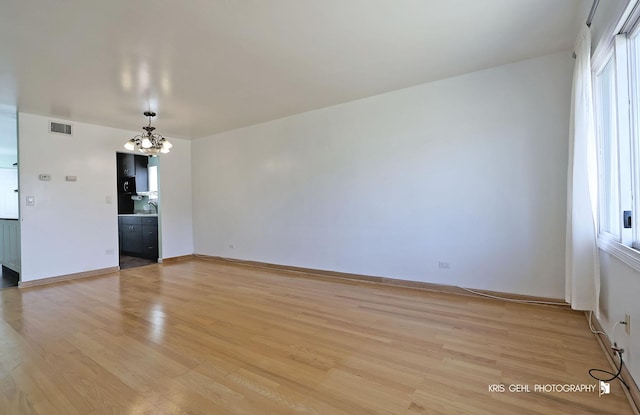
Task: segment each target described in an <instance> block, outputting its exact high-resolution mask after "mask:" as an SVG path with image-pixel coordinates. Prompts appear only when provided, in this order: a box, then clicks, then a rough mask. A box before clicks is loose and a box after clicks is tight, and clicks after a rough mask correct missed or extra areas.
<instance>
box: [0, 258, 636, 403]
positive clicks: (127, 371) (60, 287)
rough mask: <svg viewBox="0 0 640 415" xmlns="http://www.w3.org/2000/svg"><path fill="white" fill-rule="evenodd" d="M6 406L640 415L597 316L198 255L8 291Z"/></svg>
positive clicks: (0, 332) (0, 350) (1, 327)
mask: <svg viewBox="0 0 640 415" xmlns="http://www.w3.org/2000/svg"><path fill="white" fill-rule="evenodd" d="M0 317H1V318H0V413H2V414H5V413H6V414H30V415H31V414H33V415H51V414H58V413H59V414H65V415H74V414H78V415H98V414H112V413H113V414H141V415H142V414H165V413H172V414H203V415H205V414H213V413H215V414H232V415H256V414H258V415H260V414H273V415H288V414H307V415H313V414H315V415H325V414H329V415H353V414H407V415H416V414H474V415H476V414H480V415H482V414H491V415H507V414H515V413H517V414H524V415H527V414H530V415H534V414H545V415H546V414H551V413H553V414H561V415H562V414H567V415H568V414H617V415H620V414H622V415H625V414H632V413H633V411H632V410H631V407H630V405H629V403H628V401H627V400H626V398H625V396H624V393H623V390H622V389H621V386H620V385H619V384H617V383H615V382H614V383H612V384H611V390H612V393H611V394H610V395H607V396H603V397H599V396H598V393H597V392H580V393H578V392H576V393H563V392H550V393H545V392H539V391H538V392H533V391H531V392H522V393H516V392H509V391H508V390H507V391H505V392H492V391H490V390H489V385H492V384H500V385H503V386H505V387H508V386H509V385H516V384H521V385H529V386H530V387H531V388H533V385H535V384H592V385H595V381H594V380H593V379H591V378H590V377H589V375H588V373H587V371H588V369H589V368H592V367H600V368H605V369H606V368H608V364H607V361H606V358H605V357H604V355H603V354H602V351H601V350H600V348H599V346H598V344H597V342H596V340H595V338H594V337H593V335H592V334H591V333H590V331H589V328H588V325H587V322H586V321H585V318H584V315H583V314H581V313H577V312H573V311H571V310H568V309H566V308H556V307H547V306H532V305H526V304H516V303H507V302H501V301H496V300H490V299H484V298H474V297H468V296H456V295H451V294H442V293H435V292H428V291H421V290H416V289H410V288H404V287H392V286H383V285H376V284H370V283H366V282H362V281H339V280H336V279H330V278H314V277H310V276H302V277H296V276H295V275H292V274H291V273H286V272H281V271H279V270H277V269H259V268H255V267H247V266H244V265H238V264H224V263H220V262H214V261H208V260H206V259H198V258H194V259H190V260H184V261H176V262H173V263H168V264H154V265H149V266H145V267H140V268H131V269H127V270H124V271H120V272H118V273H113V274H108V275H104V276H99V277H93V278H87V279H83V280H74V281H67V282H61V283H57V284H52V285H49V286H38V287H32V288H27V289H20V290H18V289H10V290H3V291H1V292H0Z"/></svg>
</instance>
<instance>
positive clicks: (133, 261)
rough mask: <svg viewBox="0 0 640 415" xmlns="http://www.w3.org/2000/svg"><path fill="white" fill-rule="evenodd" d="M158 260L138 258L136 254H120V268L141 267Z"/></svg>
mask: <svg viewBox="0 0 640 415" xmlns="http://www.w3.org/2000/svg"><path fill="white" fill-rule="evenodd" d="M157 262H158V261H154V260H152V259H147V258H139V257H136V256H129V255H120V269H127V268H135V267H142V266H145V265H151V264H156V263H157Z"/></svg>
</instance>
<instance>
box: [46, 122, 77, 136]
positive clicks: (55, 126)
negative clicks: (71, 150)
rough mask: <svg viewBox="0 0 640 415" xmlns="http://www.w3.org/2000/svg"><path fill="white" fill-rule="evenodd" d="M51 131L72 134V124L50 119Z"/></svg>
mask: <svg viewBox="0 0 640 415" xmlns="http://www.w3.org/2000/svg"><path fill="white" fill-rule="evenodd" d="M49 132H50V133H56V134H66V135H72V134H71V124H62V123H59V122H55V121H50V122H49Z"/></svg>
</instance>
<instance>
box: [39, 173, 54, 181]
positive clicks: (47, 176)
mask: <svg viewBox="0 0 640 415" xmlns="http://www.w3.org/2000/svg"><path fill="white" fill-rule="evenodd" d="M38 178H39V179H40V180H42V181H45V182H48V181H49V180H51V175H50V174H44V173H42V174H39V175H38Z"/></svg>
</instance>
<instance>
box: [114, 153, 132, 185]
mask: <svg viewBox="0 0 640 415" xmlns="http://www.w3.org/2000/svg"><path fill="white" fill-rule="evenodd" d="M134 157H135V155H134V154H126V153H116V161H117V165H118V179H122V178H123V177H132V176H135V175H136V165H135V158H134ZM118 181H120V180H118Z"/></svg>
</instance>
